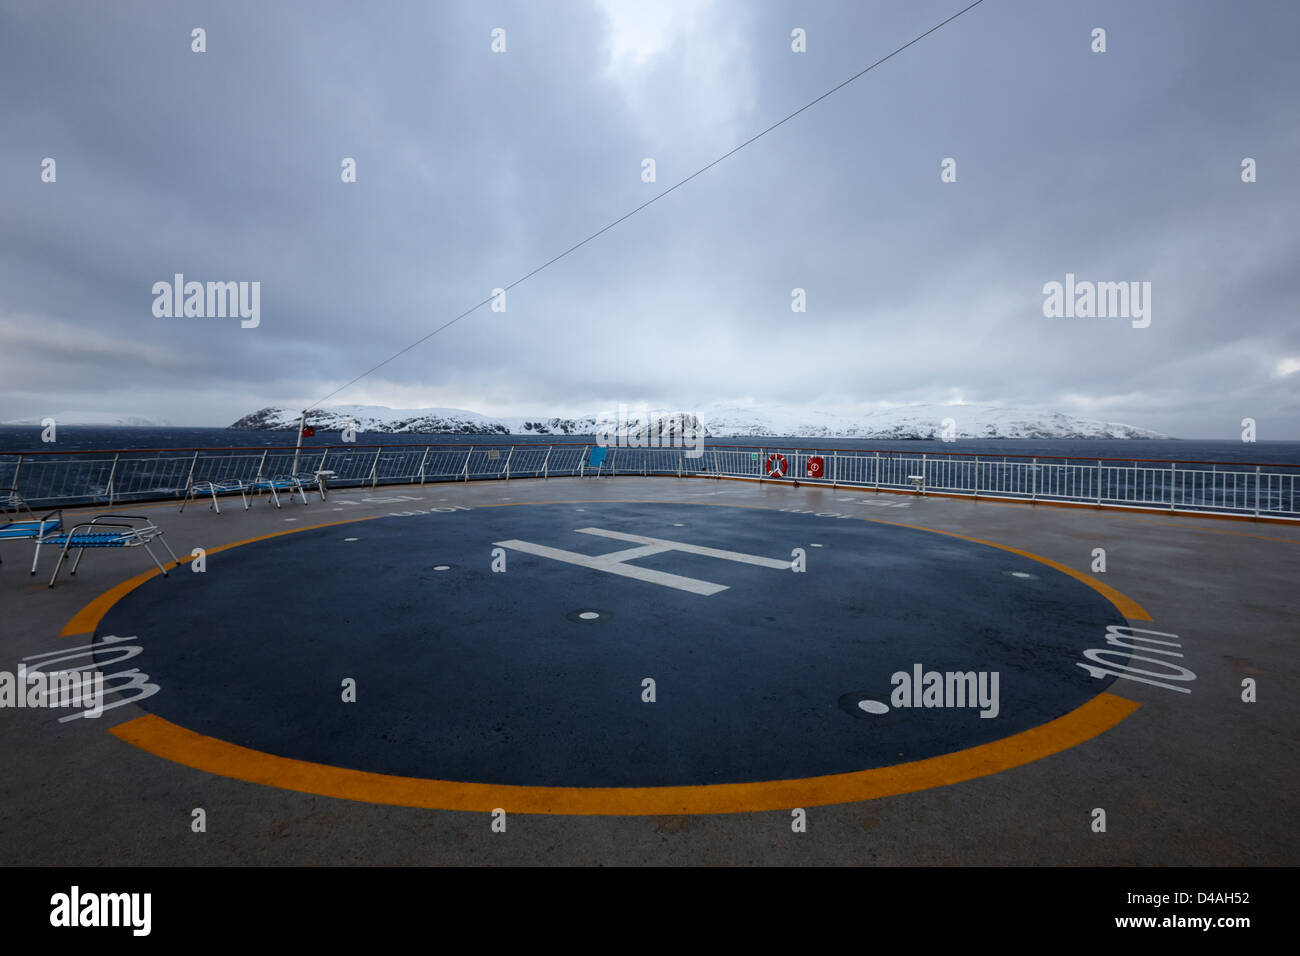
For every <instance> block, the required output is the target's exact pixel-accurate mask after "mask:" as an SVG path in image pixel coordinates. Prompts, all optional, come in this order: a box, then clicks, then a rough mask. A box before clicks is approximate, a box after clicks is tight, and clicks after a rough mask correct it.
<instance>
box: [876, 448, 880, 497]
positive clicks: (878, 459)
mask: <svg viewBox="0 0 1300 956" xmlns="http://www.w3.org/2000/svg"><path fill="white" fill-rule="evenodd" d="M876 494H880V452H876Z"/></svg>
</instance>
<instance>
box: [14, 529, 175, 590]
mask: <svg viewBox="0 0 1300 956" xmlns="http://www.w3.org/2000/svg"><path fill="white" fill-rule="evenodd" d="M155 538H157V539H158V540H159V541H161V542H162V546H163V547H164V548H166V549H167V553H168V554H170V555H171V558H172V561H173V562H174V563H175V564H176V566H177V567H179V566H180V563H181V562H180V559H179V558H178V557H176V554H175V552H173V551H172V549H171V545H169V544H168V543H167V541H166V540H165V539H164V538H163V531H162V528H159V527H158V526H157V525H156V524H154V523H153V520H152V519H151V518H146V517H144V516H143V515H124V514H105V515H95V517H94V518H92V519H90V520H89V521H83V522H82V523H81V524H78V525H74V526H73V527H72V529H71V530H68V531H64V530H62V529H60V530H58V531H54V532H51V533H49V534H46V535H43V536H42V537H40V538H37V539H36V548H37V553H39V552H40V546H41V545H42V544H52V545H55V546H61V550H60V551H59V560H58V562H57V563H56V564H55V565H54V573H53V574H52V575H50V587H54V582H55V580H56V579H57V578H58V576H59V570H60V569H61V568H62V567H63V562H64V560H65V559H66V558H67V556H68V551H69V550H71V549H73V548H76V549H77V557H76V560H75V561H73V562H72V574H76V573H77V566H78V565H79V564H81V556H82V555H83V554H85V553H86V549H87V548H136V547H140V546H143V547H144V549H145V551H147V552H148V554H149V557H151V558H153V563H154V564H156V565H158V570H159V571H161V572H162V573H163V577H166V576H167V569H166V568H165V567H163V564H162V562H161V561H159V560H158V556H157V555H156V554H154V553H153V549H152V548H150V547H149V542H150V541H153V540H154V539H155ZM32 567H33V571H32V573H33V574H35V573H36V572H35V562H33V565H32Z"/></svg>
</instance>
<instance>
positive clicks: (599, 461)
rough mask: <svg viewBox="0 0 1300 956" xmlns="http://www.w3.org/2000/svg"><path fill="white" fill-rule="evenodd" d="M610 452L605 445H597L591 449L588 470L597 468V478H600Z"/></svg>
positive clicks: (588, 457)
mask: <svg viewBox="0 0 1300 956" xmlns="http://www.w3.org/2000/svg"><path fill="white" fill-rule="evenodd" d="M608 451H609V449H608V448H606V447H605V446H604V445H596V446H594V447H593V448H592V449H591V454H590V455H588V456H587V468H595V469H596V477H597V478H599V477H600V473H601V472H602V471H603V470H604V468H605V455H606V454H607V453H608ZM584 471H585V469H584Z"/></svg>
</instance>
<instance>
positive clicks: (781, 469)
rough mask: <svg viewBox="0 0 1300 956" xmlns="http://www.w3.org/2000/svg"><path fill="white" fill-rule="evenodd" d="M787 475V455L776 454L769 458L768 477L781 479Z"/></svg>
mask: <svg viewBox="0 0 1300 956" xmlns="http://www.w3.org/2000/svg"><path fill="white" fill-rule="evenodd" d="M784 474H785V455H779V454H777V453H776V452H772V454H770V455H768V456H767V477H769V478H780V477H782V476H783V475H784Z"/></svg>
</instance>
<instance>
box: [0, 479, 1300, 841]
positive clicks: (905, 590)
mask: <svg viewBox="0 0 1300 956" xmlns="http://www.w3.org/2000/svg"><path fill="white" fill-rule="evenodd" d="M309 502H310V503H309V504H308V505H306V506H303V505H302V503H301V502H300V501H293V502H290V501H289V500H287V499H285V500H284V501H283V507H282V508H279V509H277V508H275V507H274V506H273V505H271V504H270V503H269V502H268V501H267V500H266V499H265V498H263V499H259V500H257V501H256V503H255V504H254V505H253V507H252V508H251V509H249V510H243V509H242V507H241V505H240V501H239V498H238V497H237V496H236V497H234V498H229V497H227V498H223V499H222V501H221V508H222V513H221V514H216V513H214V512H213V511H212V510H211V509H209V508H208V507H206V504H205V502H203V501H202V500H201V499H200V500H199V501H197V502H192V503H191V504H189V505H188V506H187V507H186V509H185V511H184V513H179V512H178V511H177V506H176V504H174V503H172V504H167V503H154V504H141V505H135V504H133V505H128V506H124V507H120V508H114V509H111V510H113V511H122V512H128V513H133V514H145V515H149V516H150V517H152V518H153V519H154V520H155V521H156V523H157V524H158V525H159V526H160V527H162V528H163V529H164V531H165V533H166V540H167V541H168V542H169V543H170V545H171V547H172V549H173V550H174V551H175V552H176V554H177V555H179V556H181V558H182V563H181V564H180V566H178V567H173V566H170V565H169V568H168V570H169V574H168V576H167V577H163V576H161V575H159V574H158V573H157V572H156V571H154V570H152V569H151V564H150V562H149V559H148V557H147V556H146V555H145V554H144V553H143V551H142V549H127V550H111V551H88V552H87V554H86V556H85V559H84V561H83V562H82V564H81V567H80V568H79V569H78V572H77V574H76V576H75V577H70V576H69V575H68V573H67V571H66V569H65V571H64V573H63V574H62V575H61V576H60V578H59V580H58V583H57V585H56V586H55V587H54V588H49V587H47V581H48V578H49V574H50V572H51V570H52V569H53V562H54V560H55V553H54V552H53V550H52V549H47V552H46V553H43V555H42V558H41V565H40V568H39V571H38V574H37V575H36V576H35V577H31V576H29V574H28V573H27V565H28V564H29V563H30V560H31V551H30V547H29V546H27V545H25V544H24V545H21V546H20V545H18V544H15V543H12V542H10V543H5V544H3V545H0V556H2V557H3V558H4V563H3V564H2V565H0V602H2V606H3V617H4V624H3V625H0V628H2V630H3V634H4V661H3V663H0V670H3V671H9V672H11V673H16V671H17V668H18V666H19V665H20V664H22V665H24V666H25V667H26V668H28V669H29V670H32V669H36V668H41V669H44V670H46V671H50V670H56V669H59V668H65V669H71V668H77V667H84V666H89V664H91V663H93V664H94V665H95V666H96V667H97V668H98V670H99V672H100V673H102V674H103V675H104V676H105V680H106V681H107V682H108V683H107V686H108V688H109V690H110V691H113V690H116V691H118V692H119V693H117V694H114V693H110V694H109V696H108V698H107V700H108V702H109V705H110V706H109V707H108V709H106V710H105V712H104V714H103V715H102V716H100V717H97V718H91V717H87V716H85V715H84V714H82V713H81V712H80V711H77V710H75V709H58V708H29V707H5V708H0V735H2V736H3V740H4V748H5V755H6V760H5V772H4V776H3V779H2V780H0V808H2V809H3V815H4V818H5V822H4V826H3V827H0V855H2V856H3V859H4V860H5V861H6V862H8V863H11V864H37V865H44V864H69V865H107V864H126V865H130V864H165V865H190V864H206V865H227V864H351V863H357V864H457V863H464V864H481V863H502V864H504V863H518V864H645V863H666V864H677V863H709V864H805V863H806V864H892V865H907V864H931V865H933V864H1037V865H1052V864H1069V865H1079V864H1099V865H1111V864H1117V865H1197V864H1209V865H1218V864H1288V865H1289V864H1291V863H1294V861H1295V859H1296V858H1297V849H1298V846H1297V844H1300V837H1298V836H1297V834H1296V831H1295V828H1294V826H1293V825H1292V824H1291V821H1292V820H1293V819H1294V816H1295V813H1296V811H1297V809H1298V804H1300V800H1298V799H1297V794H1300V786H1297V784H1298V783H1300V779H1298V775H1297V761H1296V753H1295V740H1296V739H1297V730H1298V729H1300V720H1298V719H1297V717H1298V715H1297V703H1296V697H1295V695H1294V694H1291V693H1289V690H1290V688H1291V687H1293V686H1294V684H1295V678H1296V674H1295V669H1296V655H1295V652H1294V647H1293V642H1294V640H1295V634H1296V628H1295V622H1296V621H1297V620H1298V619H1300V614H1298V613H1297V612H1298V611H1300V606H1298V605H1300V598H1298V597H1297V591H1296V589H1295V581H1296V580H1297V577H1298V574H1297V572H1300V527H1296V526H1294V525H1285V524H1276V523H1263V522H1250V521H1233V520H1223V519H1214V518H1203V517H1193V516H1187V515H1177V516H1175V515H1169V516H1163V515H1155V514H1133V513H1123V512H1117V511H1103V510H1100V509H1098V510H1090V509H1085V508H1057V507H1050V506H1046V505H1041V504H1040V505H1029V504H1019V503H1008V502H995V501H985V500H970V499H959V498H945V497H932V496H923V495H917V494H895V493H884V492H872V491H870V490H866V491H864V490H861V489H855V490H847V491H846V490H844V489H839V490H836V489H831V488H824V487H814V488H810V487H806V486H805V487H799V488H794V487H789V486H785V485H774V484H766V483H765V484H762V485H760V484H756V483H752V482H745V481H731V480H714V479H691V478H687V479H678V478H633V477H619V478H598V479H591V478H587V479H577V478H551V479H545V480H543V479H527V480H518V479H516V480H512V481H474V482H468V483H438V484H429V485H425V486H423V487H421V486H418V485H412V486H391V485H389V486H384V487H383V488H380V489H377V490H368V489H340V490H335V491H331V492H330V493H329V496H328V498H327V499H326V500H324V501H321V500H319V497H318V495H316V494H312V495H310V496H309ZM96 510H103V509H75V510H74V509H69V510H67V512H66V516H65V523H67V524H71V523H72V522H71V521H67V520H66V519H70V518H72V517H73V516H75V515H83V514H84V515H88V514H93V513H94V512H95V511H96ZM195 549H201V552H202V553H201V556H200V557H195V556H193V551H194V550H195ZM1098 549H1101V551H1103V552H1104V570H1102V569H1101V568H1102V566H1101V565H1100V564H1099V561H1101V560H1102V559H1103V556H1102V555H1101V554H1100V553H1099V551H1098ZM158 553H159V554H160V556H162V552H161V551H159V552H158ZM199 569H201V570H199ZM1130 655H1135V656H1130ZM931 672H934V673H936V674H938V675H939V677H938V684H937V685H935V684H934V683H933V682H932V681H931V680H930V678H929V677H928V675H929V674H930V673H931ZM968 674H969V675H970V682H969V683H964V680H965V678H964V675H968ZM950 675H957V678H956V680H953V679H951V677H950ZM903 678H905V679H903ZM914 685H915V686H914ZM964 688H968V689H969V691H970V696H969V698H968V699H959V698H958V692H961V691H962V690H963V689H964ZM931 690H933V691H934V693H933V695H931V694H930V691H931ZM963 696H964V695H963ZM1243 698H1253V699H1249V700H1247V699H1243ZM196 810H202V811H203V813H202V814H201V815H196V813H195V811H196ZM1098 810H1102V811H1104V824H1105V825H1104V831H1102V830H1101V827H1100V822H1099V821H1101V820H1102V819H1103V818H1102V816H1101V815H1099V814H1098V813H1097V811H1098ZM502 811H503V812H502ZM200 817H201V819H202V821H203V824H204V826H203V830H202V832H196V829H195V827H196V824H195V820H196V819H199V818H200ZM801 820H802V821H806V829H800V828H799V826H798V824H799V823H800V821H801ZM503 823H504V832H501V830H502V824H503ZM494 824H495V825H494Z"/></svg>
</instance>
